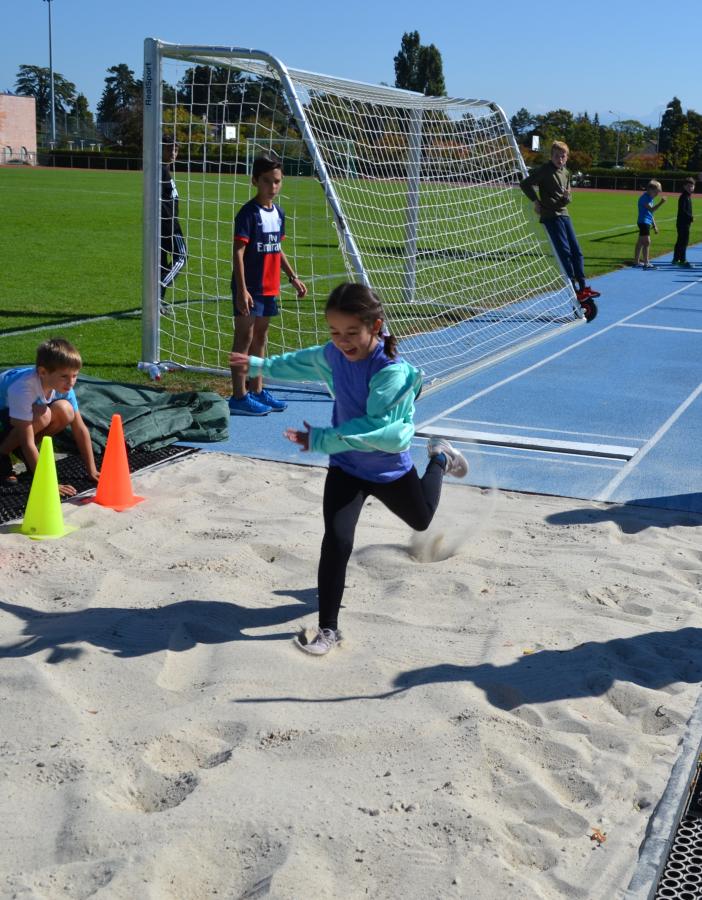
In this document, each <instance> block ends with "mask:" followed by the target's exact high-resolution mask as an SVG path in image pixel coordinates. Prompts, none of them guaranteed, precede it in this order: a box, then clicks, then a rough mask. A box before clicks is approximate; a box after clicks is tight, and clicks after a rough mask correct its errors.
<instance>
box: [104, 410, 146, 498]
mask: <svg viewBox="0 0 702 900" xmlns="http://www.w3.org/2000/svg"><path fill="white" fill-rule="evenodd" d="M144 499H145V498H144V497H137V496H136V495H135V494H134V493H133V491H132V482H131V479H130V477H129V463H128V462H127V446H126V444H125V443H124V430H123V429H122V417H121V416H118V415H114V416H112V422H111V423H110V431H109V434H108V435H107V446H106V447H105V455H104V456H103V458H102V465H101V467H100V479H99V481H98V486H97V491H96V492H95V497H94V502H95V503H99V504H100V506H109V507H110V508H111V509H116V510H117V511H118V512H122V510H124V509H129V508H130V506H135V505H136V504H137V503H141V501H142V500H144Z"/></svg>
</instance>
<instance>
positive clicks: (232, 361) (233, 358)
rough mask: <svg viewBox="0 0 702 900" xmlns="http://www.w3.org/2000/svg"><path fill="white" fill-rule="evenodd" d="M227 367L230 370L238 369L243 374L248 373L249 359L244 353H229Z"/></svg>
mask: <svg viewBox="0 0 702 900" xmlns="http://www.w3.org/2000/svg"><path fill="white" fill-rule="evenodd" d="M229 365H230V366H231V367H232V369H238V370H239V371H240V372H242V373H243V374H246V373H247V372H248V371H249V357H248V356H247V355H246V353H230V354H229Z"/></svg>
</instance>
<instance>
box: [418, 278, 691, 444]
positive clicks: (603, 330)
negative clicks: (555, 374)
mask: <svg viewBox="0 0 702 900" xmlns="http://www.w3.org/2000/svg"><path fill="white" fill-rule="evenodd" d="M700 281H702V279H699V278H698V279H696V280H695V281H691V282H689V283H688V284H686V285H683V287H681V288H678V289H677V290H675V291H671V292H670V293H669V294H666V295H665V296H664V297H660V298H659V299H658V300H654V302H653V303H649V304H648V305H647V306H642V307H641V309H638V310H636V311H635V312H633V313H630V314H629V315H628V316H624V318H623V319H619V321H617V322H612V324H611V325H606V326H605V327H604V328H601V329H600V330H599V331H596V332H595V333H594V334H591V335H588V337H585V338H581V340H579V341H576V342H575V343H574V344H570V345H569V346H568V347H564V348H563V349H562V350H559V351H558V352H557V353H552V354H551V355H550V356H546V357H544V358H543V359H541V360H539V362H537V363H534V364H533V365H531V366H527V368H526V369H521V371H519V372H515V373H514V374H513V375H508V376H507V378H502V379H501V380H500V381H496V382H495V383H494V384H491V385H490V386H489V387H486V388H483V389H482V390H481V391H478V392H477V393H475V394H473V396H472V397H468V398H467V399H466V400H462V401H461V402H460V403H455V404H454V405H453V406H449V407H448V409H444V410H442V411H441V412H440V413H437V415H435V416H431V417H430V418H429V419H425V420H424V421H423V422H421V423H420V424H419V425H418V426H417V428H418V429H422V430H424V429H426V428H428V427H429V425H431V424H432V423H433V422H436V421H438V420H439V419H443V418H444V417H445V416H448V415H450V414H451V413H453V412H455V411H456V410H457V409H463V407H464V406H468V404H470V403H473V402H474V401H475V400H479V399H480V398H481V397H485V396H486V395H487V394H491V393H492V392H493V391H496V390H498V389H499V388H501V387H504V386H505V385H506V384H509V383H510V382H512V381H516V380H517V379H518V378H522V377H523V376H524V375H529V374H531V373H532V372H535V371H536V370H537V369H540V368H541V367H542V366H545V365H547V364H548V363H550V362H553V360H554V359H558V358H559V357H560V356H565V354H566V353H570V352H571V351H572V350H576V349H577V348H578V347H581V346H582V345H583V344H587V343H588V342H589V341H592V340H595V338H599V337H601V336H602V335H603V334H606V333H607V332H608V331H611V330H612V329H613V328H618V327H619V326H620V325H622V324H623V323H624V322H628V321H630V320H631V319H634V318H636V316H640V315H641V314H642V313H645V312H648V310H649V309H654V308H655V307H656V306H659V305H660V304H661V303H664V302H665V301H666V300H670V298H671V297H675V296H677V295H678V294H683V293H684V292H685V291H688V290H689V289H690V288H691V287H695V286H696V285H698V284H699V283H700ZM574 380H575V379H574Z"/></svg>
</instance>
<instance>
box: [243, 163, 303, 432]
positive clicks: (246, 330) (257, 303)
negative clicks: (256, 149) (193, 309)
mask: <svg viewBox="0 0 702 900" xmlns="http://www.w3.org/2000/svg"><path fill="white" fill-rule="evenodd" d="M251 182H252V184H253V185H254V187H255V188H256V196H255V197H254V198H253V199H252V200H249V202H248V203H245V204H244V205H243V206H242V207H241V209H240V210H239V212H238V213H237V215H236V218H235V220H234V265H233V272H232V295H233V299H234V344H233V346H232V350H233V351H234V352H235V353H246V354H250V355H253V356H261V357H262V356H265V355H266V341H267V338H268V325H269V322H270V317H271V316H277V315H278V295H279V294H280V270H281V269H282V270H283V271H284V272H285V274H286V275H287V276H288V280H289V281H290V284H291V285H292V286H293V287H294V288H295V290H296V291H297V296H298V297H299V298H302V297H304V296H305V295H306V294H307V288H306V287H305V285H304V284H303V283H302V282H301V281H300V279H299V278H298V277H297V275H296V274H295V271H294V269H293V268H292V266H291V265H290V263H289V262H288V260H287V258H286V256H285V253H283V251H282V249H281V242H282V241H283V239H284V238H285V213H284V212H283V210H282V209H281V208H280V207H279V206H277V205H276V204H275V203H274V202H273V201H274V200H275V198H276V197H277V196H278V194H279V193H280V188H281V185H282V183H283V169H282V163H281V162H280V160H278V159H273V158H271V157H268V156H259V157H257V158H256V159H255V160H254V164H253V171H252V176H251ZM231 371H232V396H231V397H230V398H229V411H230V413H231V414H232V415H235V416H266V415H268V413H269V412H282V411H283V410H284V409H285V408H286V407H287V403H285V402H284V401H282V400H277V399H276V398H275V397H274V396H273V395H272V394H271V393H270V391H267V390H266V389H265V388H264V387H263V378H262V377H261V376H260V375H259V376H257V377H255V378H251V379H250V380H249V381H248V389H247V379H246V375H243V374H242V373H241V371H240V370H238V369H234V368H232V370H231Z"/></svg>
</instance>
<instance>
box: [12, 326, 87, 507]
mask: <svg viewBox="0 0 702 900" xmlns="http://www.w3.org/2000/svg"><path fill="white" fill-rule="evenodd" d="M82 365H83V361H82V360H81V357H80V353H79V352H78V351H77V350H76V348H75V347H74V346H73V345H72V344H70V343H69V342H68V341H65V340H63V339H62V338H51V339H50V340H48V341H44V343H43V344H40V345H39V347H38V348H37V358H36V365H35V366H23V367H22V368H18V369H10V370H9V371H7V372H2V373H0V484H16V483H17V478H16V477H15V473H14V471H13V469H12V461H11V459H10V453H12V452H13V451H19V452H20V453H21V455H22V457H23V458H24V462H25V464H26V466H27V471H29V472H34V470H35V469H36V466H37V461H38V459H39V450H38V445H39V444H40V443H41V439H42V438H43V437H45V436H46V435H55V434H58V433H59V432H60V431H63V429H64V428H66V427H67V426H69V425H70V427H71V431H72V432H73V439H74V440H75V442H76V446H77V447H78V451H79V452H80V455H81V457H82V459H83V463H84V464H85V468H86V471H87V473H88V476H89V477H90V478H91V479H92V480H93V481H97V480H98V475H99V473H98V470H97V468H96V467H95V457H94V456H93V445H92V442H91V440H90V433H89V431H88V429H87V427H86V425H85V422H84V421H83V419H82V417H81V414H80V412H79V411H78V400H77V399H76V395H75V392H74V390H73V385H74V384H75V383H76V379H77V377H78V372H79V371H80V369H81V366H82ZM59 493H61V494H62V495H63V496H65V497H72V496H73V495H74V494H75V493H76V489H75V488H74V487H73V486H72V485H70V484H60V485H59Z"/></svg>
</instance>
